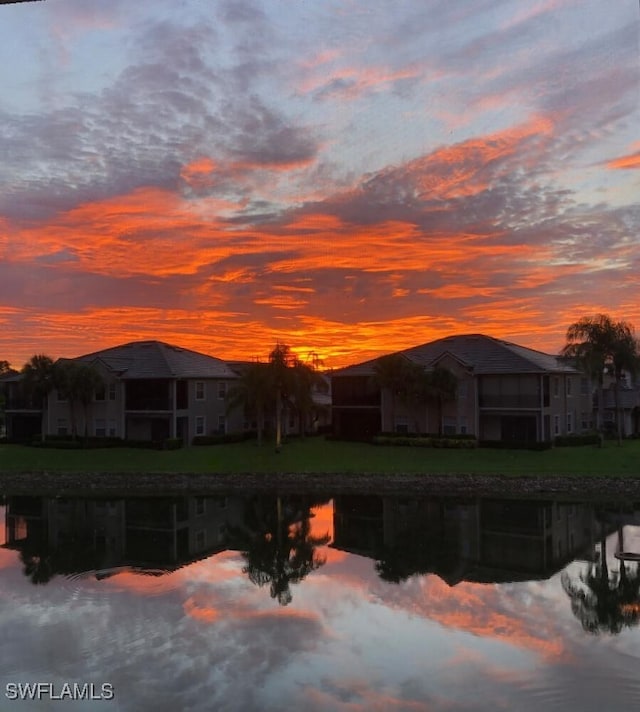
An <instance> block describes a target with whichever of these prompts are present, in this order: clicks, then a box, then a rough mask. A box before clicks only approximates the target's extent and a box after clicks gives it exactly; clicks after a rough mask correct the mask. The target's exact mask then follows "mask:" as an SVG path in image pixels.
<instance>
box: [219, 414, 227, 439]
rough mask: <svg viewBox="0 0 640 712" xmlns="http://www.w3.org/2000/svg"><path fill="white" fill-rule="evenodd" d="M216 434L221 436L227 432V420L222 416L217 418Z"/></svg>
mask: <svg viewBox="0 0 640 712" xmlns="http://www.w3.org/2000/svg"><path fill="white" fill-rule="evenodd" d="M218 432H219V433H222V435H224V434H225V433H226V432H227V419H226V417H225V416H224V415H219V416H218Z"/></svg>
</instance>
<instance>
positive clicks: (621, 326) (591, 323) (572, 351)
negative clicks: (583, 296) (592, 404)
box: [562, 314, 640, 443]
mask: <svg viewBox="0 0 640 712" xmlns="http://www.w3.org/2000/svg"><path fill="white" fill-rule="evenodd" d="M566 341H567V343H566V344H565V346H564V348H563V349H562V354H563V356H566V357H569V358H572V359H574V360H575V362H576V364H577V365H578V366H579V367H581V368H583V369H584V370H585V371H586V372H587V373H588V374H589V376H590V377H591V378H592V379H593V380H595V381H596V382H597V384H598V423H597V426H598V430H600V431H602V427H603V423H604V375H605V373H607V372H608V373H610V374H611V375H612V376H614V379H615V398H616V411H617V412H616V420H617V427H618V442H619V443H620V442H621V439H622V431H621V422H620V420H621V418H620V414H619V412H618V411H619V384H620V381H621V380H622V375H623V371H624V370H628V371H631V372H635V371H636V370H637V368H638V362H639V359H640V357H639V353H638V351H639V350H638V344H637V341H636V340H635V338H634V335H633V327H632V326H631V325H630V324H628V323H627V322H625V321H614V320H613V319H612V318H611V317H610V316H609V315H608V314H596V315H595V316H586V317H582V318H581V319H579V320H578V321H576V322H575V323H573V324H571V325H570V326H569V328H568V329H567V334H566Z"/></svg>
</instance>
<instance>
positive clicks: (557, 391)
mask: <svg viewBox="0 0 640 712" xmlns="http://www.w3.org/2000/svg"><path fill="white" fill-rule="evenodd" d="M559 395H560V379H559V378H558V376H554V377H553V397H554V398H558V397H559Z"/></svg>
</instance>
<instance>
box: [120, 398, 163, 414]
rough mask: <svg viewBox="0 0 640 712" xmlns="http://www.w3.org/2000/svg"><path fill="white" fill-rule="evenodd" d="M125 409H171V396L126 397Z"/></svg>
mask: <svg viewBox="0 0 640 712" xmlns="http://www.w3.org/2000/svg"><path fill="white" fill-rule="evenodd" d="M125 410H127V411H144V412H158V411H172V410H173V405H172V402H171V398H163V397H162V396H148V397H142V398H127V401H126V406H125Z"/></svg>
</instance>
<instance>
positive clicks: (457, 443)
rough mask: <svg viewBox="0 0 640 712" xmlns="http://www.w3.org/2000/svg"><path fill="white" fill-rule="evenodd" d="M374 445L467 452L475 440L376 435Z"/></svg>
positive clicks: (473, 446)
mask: <svg viewBox="0 0 640 712" xmlns="http://www.w3.org/2000/svg"><path fill="white" fill-rule="evenodd" d="M372 442H373V444H374V445H387V446H389V445H390V446H393V447H433V448H450V449H455V450H468V449H471V448H475V447H476V441H475V439H471V438H457V437H456V438H441V437H420V436H399V435H394V436H388V435H378V436H376V437H374V438H373V440H372Z"/></svg>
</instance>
